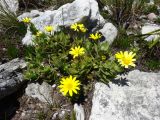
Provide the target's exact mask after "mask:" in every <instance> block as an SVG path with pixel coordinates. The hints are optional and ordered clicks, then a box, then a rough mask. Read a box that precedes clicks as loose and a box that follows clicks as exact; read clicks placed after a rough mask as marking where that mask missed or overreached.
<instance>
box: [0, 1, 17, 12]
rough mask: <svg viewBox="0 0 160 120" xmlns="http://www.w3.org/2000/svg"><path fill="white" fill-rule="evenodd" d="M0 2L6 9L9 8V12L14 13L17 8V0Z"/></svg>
mask: <svg viewBox="0 0 160 120" xmlns="http://www.w3.org/2000/svg"><path fill="white" fill-rule="evenodd" d="M0 4H1V5H2V6H3V7H4V8H5V9H6V10H10V11H11V12H14V13H16V12H17V11H18V9H19V2H18V0H0Z"/></svg>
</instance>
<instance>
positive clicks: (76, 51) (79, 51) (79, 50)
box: [69, 46, 85, 58]
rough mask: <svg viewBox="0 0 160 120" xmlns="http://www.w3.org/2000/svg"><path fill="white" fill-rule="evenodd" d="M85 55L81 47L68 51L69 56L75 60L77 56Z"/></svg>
mask: <svg viewBox="0 0 160 120" xmlns="http://www.w3.org/2000/svg"><path fill="white" fill-rule="evenodd" d="M84 53H85V50H84V48H83V47H80V46H78V47H75V48H71V50H70V51H69V54H71V55H73V58H76V57H78V56H81V55H83V54H84Z"/></svg>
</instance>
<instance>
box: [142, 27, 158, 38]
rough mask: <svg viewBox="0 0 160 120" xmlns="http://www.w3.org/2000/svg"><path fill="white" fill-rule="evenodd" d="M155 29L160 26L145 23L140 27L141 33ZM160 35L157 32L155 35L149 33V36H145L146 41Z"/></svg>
mask: <svg viewBox="0 0 160 120" xmlns="http://www.w3.org/2000/svg"><path fill="white" fill-rule="evenodd" d="M155 30H160V26H159V25H156V24H147V25H144V26H143V27H142V30H141V33H142V34H148V33H150V32H153V31H155ZM158 37H160V36H159V35H158V34H156V35H150V36H149V37H147V38H145V40H146V41H152V40H154V39H157V38H158Z"/></svg>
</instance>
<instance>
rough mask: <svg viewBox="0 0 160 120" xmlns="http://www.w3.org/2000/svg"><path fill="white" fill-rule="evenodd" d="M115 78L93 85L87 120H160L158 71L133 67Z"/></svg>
mask: <svg viewBox="0 0 160 120" xmlns="http://www.w3.org/2000/svg"><path fill="white" fill-rule="evenodd" d="M123 79H126V80H123ZM127 80H128V82H127V83H125V82H126V81H127ZM116 81H117V83H122V84H119V85H117V84H113V83H109V85H105V84H103V83H96V84H95V90H94V96H93V100H92V103H93V106H92V111H91V116H90V119H89V120H97V119H98V120H160V72H159V73H147V72H140V71H139V70H134V71H131V72H129V74H128V75H126V76H122V79H121V80H119V79H117V80H116ZM122 81H123V82H122ZM120 85H123V86H120Z"/></svg>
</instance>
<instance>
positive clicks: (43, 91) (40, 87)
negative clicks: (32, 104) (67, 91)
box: [25, 82, 53, 104]
mask: <svg viewBox="0 0 160 120" xmlns="http://www.w3.org/2000/svg"><path fill="white" fill-rule="evenodd" d="M52 91H53V88H52V86H51V85H49V84H48V83H46V82H43V83H42V84H39V83H31V84H28V86H27V88H26V89H25V94H26V95H28V96H30V97H33V98H38V99H39V100H40V101H42V102H47V103H50V104H52V103H53V99H52Z"/></svg>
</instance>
